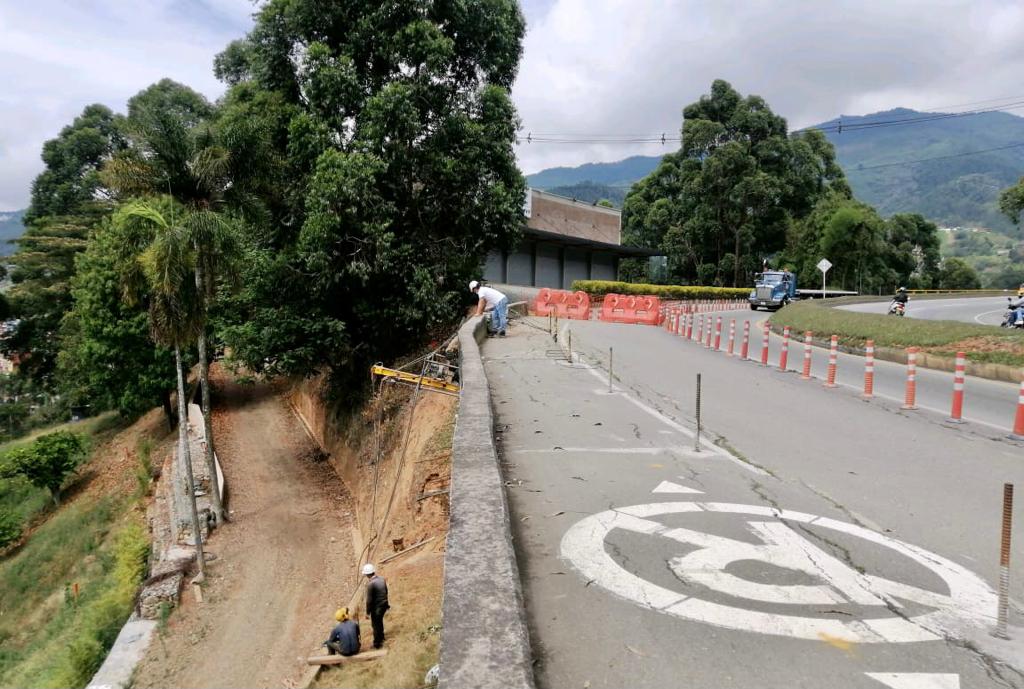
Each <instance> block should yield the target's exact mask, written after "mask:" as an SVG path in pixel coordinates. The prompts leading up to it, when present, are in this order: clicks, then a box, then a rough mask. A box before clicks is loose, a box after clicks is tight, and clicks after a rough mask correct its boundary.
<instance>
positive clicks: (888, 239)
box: [885, 213, 940, 289]
mask: <svg viewBox="0 0 1024 689" xmlns="http://www.w3.org/2000/svg"><path fill="white" fill-rule="evenodd" d="M885 243H886V247H887V248H888V251H887V252H886V255H885V263H886V264H887V266H888V267H889V268H890V269H891V270H892V272H894V273H895V274H896V282H899V283H900V284H901V285H905V286H908V287H913V288H914V289H928V288H930V287H931V286H932V284H934V281H935V278H936V276H937V274H938V272H939V261H940V255H939V246H940V243H939V228H938V227H937V226H936V225H935V223H933V222H929V221H928V220H925V219H924V217H923V216H921V215H919V214H917V213H897V214H896V215H894V216H892V217H891V218H889V219H888V220H887V221H886V223H885Z"/></svg>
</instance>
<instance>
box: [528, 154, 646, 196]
mask: <svg viewBox="0 0 1024 689" xmlns="http://www.w3.org/2000/svg"><path fill="white" fill-rule="evenodd" d="M660 161H661V156H633V157H632V158H626V159H625V160H620V161H618V162H615V163H586V164H585V165H580V166H579V167H553V168H549V169H547V170H541V171H540V172H537V173H535V174H532V175H527V176H526V182H527V184H529V185H530V186H531V187H533V188H535V189H544V190H547V191H551V190H552V189H553V188H554V187H568V186H572V185H574V184H579V183H581V182H591V183H594V184H602V185H605V186H609V187H623V188H626V189H628V188H629V187H630V186H631V185H632V184H633V182H636V181H637V180H638V179H643V178H644V177H646V176H647V175H649V174H650V173H651V171H652V170H654V168H656V167H657V166H658V163H659V162H660ZM552 193H554V192H553V191H552Z"/></svg>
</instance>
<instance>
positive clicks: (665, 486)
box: [651, 481, 704, 495]
mask: <svg viewBox="0 0 1024 689" xmlns="http://www.w3.org/2000/svg"><path fill="white" fill-rule="evenodd" d="M651 492H652V493H688V494H691V495H703V494H704V491H702V490H697V489H696V488H688V487H686V486H681V485H679V484H678V483H673V482H672V481H662V482H661V483H659V484H658V487H657V488H655V489H654V490H652V491H651Z"/></svg>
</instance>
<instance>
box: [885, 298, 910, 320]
mask: <svg viewBox="0 0 1024 689" xmlns="http://www.w3.org/2000/svg"><path fill="white" fill-rule="evenodd" d="M906 312H907V305H906V304H904V303H903V302H902V301H896V300H895V299H893V300H892V303H891V304H889V315H890V316H900V317H902V316H903V315H904V314H905V313H906Z"/></svg>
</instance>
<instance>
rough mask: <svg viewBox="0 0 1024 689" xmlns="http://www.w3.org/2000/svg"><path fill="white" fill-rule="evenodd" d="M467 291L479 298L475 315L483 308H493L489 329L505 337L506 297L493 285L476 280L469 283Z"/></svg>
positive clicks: (481, 311) (482, 310) (506, 322)
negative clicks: (484, 284) (488, 285)
mask: <svg viewBox="0 0 1024 689" xmlns="http://www.w3.org/2000/svg"><path fill="white" fill-rule="evenodd" d="M469 291H470V292H472V293H473V294H475V295H476V296H478V297H479V298H480V301H479V302H478V303H477V306H476V315H477V316H480V315H482V314H483V312H484V309H485V308H488V307H490V308H492V309H494V315H493V316H492V317H491V330H492V331H493V332H496V333H498V335H500V336H501V337H505V327H506V326H507V325H508V297H506V296H505V295H504V294H502V293H501V292H499V291H498V290H496V289H494V288H493V287H486V286H483V285H481V284H480V283H479V282H477V281H476V280H473V281H471V282H470V283H469Z"/></svg>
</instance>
